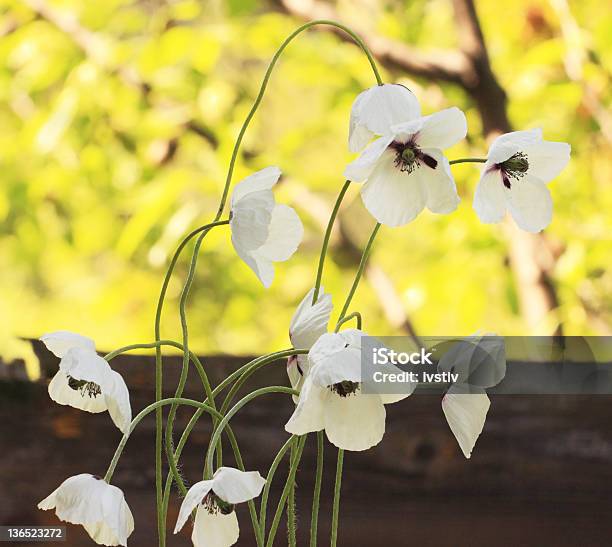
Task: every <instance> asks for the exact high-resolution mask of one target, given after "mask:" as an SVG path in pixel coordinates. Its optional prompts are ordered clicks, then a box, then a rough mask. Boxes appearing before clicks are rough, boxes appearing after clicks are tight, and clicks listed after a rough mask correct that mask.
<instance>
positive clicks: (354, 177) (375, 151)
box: [344, 135, 394, 182]
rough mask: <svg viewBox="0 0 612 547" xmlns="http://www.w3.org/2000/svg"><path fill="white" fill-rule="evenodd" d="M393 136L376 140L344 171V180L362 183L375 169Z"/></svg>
mask: <svg viewBox="0 0 612 547" xmlns="http://www.w3.org/2000/svg"><path fill="white" fill-rule="evenodd" d="M393 138H394V136H393V135H387V136H385V137H380V138H379V139H376V140H375V141H374V142H373V143H372V144H370V146H368V147H367V148H366V149H365V150H364V151H363V152H362V153H361V155H360V156H359V157H358V158H357V159H355V160H353V161H352V162H351V163H349V164H348V165H347V166H346V168H345V169H344V178H346V179H348V180H351V181H353V182H364V181H365V180H366V179H367V178H368V177H369V176H370V174H371V173H372V171H373V170H374V169H375V167H376V165H377V163H378V161H379V159H380V157H381V156H382V154H383V152H384V151H385V150H387V147H388V146H389V145H390V144H391V142H392V141H393Z"/></svg>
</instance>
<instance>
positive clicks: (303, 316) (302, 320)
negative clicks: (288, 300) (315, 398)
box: [287, 287, 333, 402]
mask: <svg viewBox="0 0 612 547" xmlns="http://www.w3.org/2000/svg"><path fill="white" fill-rule="evenodd" d="M313 295H314V288H313V289H310V291H308V294H307V295H306V296H305V297H304V299H303V300H302V301H301V302H300V305H299V306H298V307H297V309H296V310H295V313H294V314H293V318H292V319H291V324H290V326H289V339H290V340H291V344H292V345H293V347H294V348H299V349H310V348H312V346H313V345H314V343H315V342H316V341H317V340H318V339H319V338H320V337H321V336H322V335H323V334H325V333H326V332H327V324H328V323H329V317H330V315H331V312H332V308H333V306H332V298H331V294H326V293H325V291H324V289H323V287H321V288H320V290H319V296H318V298H317V301H316V302H315V304H314V305H313V304H312V297H313ZM309 368H310V365H309V362H308V356H307V355H293V356H291V357H289V359H288V361H287V375H288V376H289V381H290V382H291V387H292V388H293V389H296V390H297V391H299V390H300V389H301V388H302V385H303V383H304V377H305V376H306V375H307V374H308V370H309ZM293 400H294V401H295V402H297V397H296V396H295V395H294V396H293Z"/></svg>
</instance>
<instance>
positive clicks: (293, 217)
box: [257, 205, 304, 262]
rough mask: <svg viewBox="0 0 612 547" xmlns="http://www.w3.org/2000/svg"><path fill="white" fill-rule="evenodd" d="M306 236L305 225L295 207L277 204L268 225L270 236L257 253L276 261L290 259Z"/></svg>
mask: <svg viewBox="0 0 612 547" xmlns="http://www.w3.org/2000/svg"><path fill="white" fill-rule="evenodd" d="M302 237H304V226H302V221H301V220H300V217H299V216H298V214H297V213H296V212H295V210H294V209H292V208H291V207H289V206H287V205H276V206H275V207H274V209H273V210H272V218H271V219H270V225H269V226H268V237H267V238H266V241H265V243H264V244H263V245H262V246H261V247H259V248H258V249H257V254H259V255H260V256H262V257H264V258H267V259H268V260H272V261H274V262H283V261H285V260H288V259H289V258H290V257H291V255H293V253H295V251H296V250H297V248H298V246H299V244H300V243H301V241H302Z"/></svg>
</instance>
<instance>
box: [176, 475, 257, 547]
mask: <svg viewBox="0 0 612 547" xmlns="http://www.w3.org/2000/svg"><path fill="white" fill-rule="evenodd" d="M265 483H266V481H265V479H263V478H262V477H261V475H260V474H259V473H258V472H256V471H249V472H245V471H239V470H238V469H233V468H231V467H220V468H219V469H217V471H216V472H215V474H214V476H213V478H212V479H211V480H205V481H200V482H197V483H196V484H194V485H193V486H192V487H191V488H190V489H189V491H188V492H187V495H186V496H185V499H184V500H183V503H182V505H181V509H180V511H179V516H178V519H177V521H176V527H175V528H174V533H175V534H176V533H178V532H179V531H180V530H181V529H182V528H183V526H184V525H185V522H187V518H188V517H189V515H190V514H191V513H192V512H193V510H194V509H195V508H196V507H197V511H196V518H195V523H194V525H193V532H192V534H191V540H192V541H193V544H194V546H195V547H229V546H230V545H234V544H235V543H236V542H237V541H238V537H239V534H240V531H239V528H238V518H237V517H236V512H235V511H234V505H236V504H237V503H244V502H246V501H249V500H252V499H253V498H256V497H257V496H259V494H260V493H261V489H262V488H263V486H264V484H265Z"/></svg>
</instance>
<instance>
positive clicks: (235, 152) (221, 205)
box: [215, 19, 383, 220]
mask: <svg viewBox="0 0 612 547" xmlns="http://www.w3.org/2000/svg"><path fill="white" fill-rule="evenodd" d="M317 25H329V26H332V27H336V28H339V29H340V30H342V31H344V32H346V33H347V34H348V35H349V36H350V37H351V38H352V39H353V41H354V42H355V43H356V44H357V45H358V46H359V47H360V48H361V49H362V50H363V52H364V53H365V54H366V56H367V58H368V61H369V62H370V66H371V67H372V71H373V72H374V76H375V78H376V82H377V83H378V85H382V83H383V82H382V78H381V77H380V74H379V72H378V67H377V66H376V61H375V60H374V56H373V55H372V53H370V50H369V49H368V47H367V46H366V45H365V43H364V42H363V40H362V39H361V38H360V37H359V36H358V35H357V34H355V33H354V32H353V31H352V30H351V29H350V28H348V27H345V26H344V25H342V24H341V23H337V22H336V21H329V20H326V19H321V20H318V21H311V22H309V23H305V24H304V25H302V26H301V27H299V28H297V29H296V30H295V31H293V32H292V33H291V34H290V35H289V36H288V37H287V38H286V39H285V41H284V42H283V43H282V44H281V45H280V47H279V48H278V49H277V50H276V53H275V54H274V56H273V57H272V60H271V61H270V64H269V65H268V68H267V69H266V73H265V74H264V78H263V80H262V82H261V86H260V88H259V93H258V94H257V97H256V98H255V102H254V103H253V106H252V107H251V110H250V111H249V113H248V114H247V117H246V119H245V120H244V123H243V124H242V127H241V128H240V131H239V133H238V138H237V139H236V144H235V145H234V149H233V151H232V156H231V158H230V164H229V169H228V172H227V178H226V180H225V186H224V188H223V195H222V196H221V201H220V203H219V209H218V211H217V215H216V216H215V220H218V219H219V218H221V215H222V214H223V209H224V208H225V203H226V202H227V197H228V193H229V188H230V184H231V182H232V176H233V174H234V167H235V164H236V158H237V156H238V149H239V148H240V145H241V144H242V139H243V138H244V134H245V133H246V130H247V128H248V127H249V124H250V123H251V120H252V119H253V116H254V115H255V113H256V112H257V109H258V108H259V105H260V103H261V101H262V99H263V97H264V94H265V92H266V88H267V87H268V82H269V81H270V76H271V75H272V71H273V69H274V67H275V65H276V63H277V61H278V59H279V57H280V56H281V53H282V52H283V51H284V50H285V48H286V47H287V46H288V45H289V44H290V43H291V41H292V40H293V39H294V38H295V37H296V36H298V35H299V34H301V33H302V32H304V31H305V30H307V29H309V28H310V27H314V26H317Z"/></svg>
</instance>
